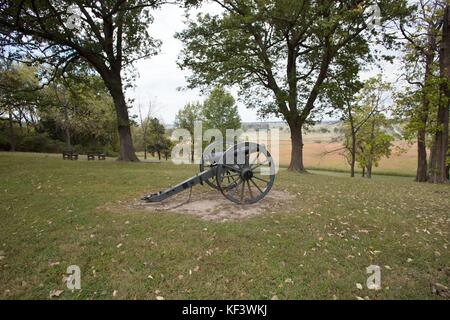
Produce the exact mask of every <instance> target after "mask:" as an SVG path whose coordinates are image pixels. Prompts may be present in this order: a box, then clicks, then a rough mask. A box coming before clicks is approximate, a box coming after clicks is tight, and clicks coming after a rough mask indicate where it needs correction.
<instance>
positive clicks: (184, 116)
mask: <svg viewBox="0 0 450 320" xmlns="http://www.w3.org/2000/svg"><path fill="white" fill-rule="evenodd" d="M202 120H203V105H202V104H201V103H199V102H196V103H188V104H187V105H185V106H184V107H183V108H182V109H181V110H180V111H178V113H177V115H176V116H175V123H174V125H175V127H176V128H181V129H186V130H188V131H189V133H190V134H191V136H193V135H194V125H195V122H196V121H202Z"/></svg>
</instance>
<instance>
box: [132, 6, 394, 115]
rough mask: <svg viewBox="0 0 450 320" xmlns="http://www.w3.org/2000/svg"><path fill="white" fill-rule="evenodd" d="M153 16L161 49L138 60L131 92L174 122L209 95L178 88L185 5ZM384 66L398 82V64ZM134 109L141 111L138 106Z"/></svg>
mask: <svg viewBox="0 0 450 320" xmlns="http://www.w3.org/2000/svg"><path fill="white" fill-rule="evenodd" d="M218 10H219V9H218V8H217V7H214V6H213V5H208V6H203V7H202V11H203V12H204V11H208V12H218ZM153 16H154V23H153V24H151V25H150V26H149V30H150V33H151V35H152V36H153V37H155V38H157V39H160V40H161V41H162V46H161V52H160V53H159V54H158V55H157V56H154V57H152V58H151V59H148V60H143V61H139V62H138V63H137V64H136V67H137V71H138V73H139V78H138V79H137V80H136V82H135V84H136V88H135V89H134V90H130V92H128V93H127V95H128V96H129V97H131V98H134V99H135V100H136V102H135V105H137V104H139V103H140V104H141V105H142V108H143V110H146V108H147V106H148V101H150V100H151V101H152V102H153V105H155V106H156V114H155V116H157V117H158V118H160V119H161V120H163V121H164V123H165V124H172V123H173V121H174V119H175V115H176V113H177V111H178V110H180V109H181V108H182V107H183V106H184V105H185V104H186V103H188V102H194V101H203V100H204V99H205V97H204V96H202V95H201V94H200V92H199V91H198V90H186V91H179V90H177V89H178V88H180V87H184V86H185V85H186V80H185V79H186V75H187V72H186V71H182V70H180V69H179V68H178V66H177V64H176V60H177V57H178V55H179V53H180V50H181V49H182V43H181V42H180V41H179V40H177V39H175V38H174V34H175V33H176V32H178V31H181V30H183V29H184V28H185V25H184V20H185V18H184V9H181V8H179V7H178V6H175V5H165V6H163V7H162V8H161V9H159V10H156V11H154V12H153ZM384 69H385V72H384V73H385V75H386V76H385V80H389V81H394V82H395V79H396V77H397V72H398V66H397V65H394V66H392V65H390V64H385V68H384ZM377 72H379V71H377ZM373 73H376V72H374V71H371V72H366V73H365V74H363V77H364V78H367V77H368V76H369V75H371V74H373ZM233 94H234V95H235V98H237V96H236V93H235V92H233ZM238 108H239V114H240V116H241V119H242V121H244V122H254V121H259V119H258V118H257V115H256V110H250V109H247V108H246V107H245V106H243V105H241V104H238ZM131 113H133V114H137V113H138V110H137V108H136V106H135V107H133V109H132V111H131ZM144 113H145V111H144ZM269 120H279V119H276V118H273V119H269Z"/></svg>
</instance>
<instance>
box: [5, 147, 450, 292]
mask: <svg viewBox="0 0 450 320" xmlns="http://www.w3.org/2000/svg"><path fill="white" fill-rule="evenodd" d="M196 170H197V168H196V166H174V165H172V164H171V163H170V162H164V161H163V162H161V163H137V164H132V163H131V164H130V163H118V162H115V161H105V162H99V161H95V162H88V161H78V162H70V161H63V160H61V159H60V157H59V156H56V155H50V156H49V155H44V154H29V153H0V199H1V201H0V218H1V221H2V224H0V257H1V258H0V298H2V299H48V298H49V297H50V296H49V293H50V292H51V291H53V290H61V291H62V292H60V293H59V295H58V296H54V297H53V299H135V298H137V299H161V298H164V299H183V298H184V299H233V298H239V299H275V298H277V299H361V298H363V299H448V298H449V297H448V296H447V293H448V292H442V291H436V290H434V289H433V288H436V286H438V287H439V286H447V287H448V286H450V269H449V263H448V262H449V261H450V251H449V250H448V246H449V239H450V228H449V224H450V220H449V219H450V217H449V213H450V187H449V186H448V185H431V184H416V183H414V182H412V179H411V178H409V177H389V176H382V177H380V176H375V179H373V180H371V181H369V180H365V179H361V178H356V179H353V180H352V179H350V178H347V177H346V175H345V174H341V173H327V172H324V171H321V172H315V171H312V172H311V173H310V174H306V175H299V174H290V173H288V172H286V171H285V170H284V169H281V171H280V173H279V175H278V176H277V179H276V182H275V186H274V189H275V190H274V191H276V192H281V193H286V194H289V195H291V196H292V199H291V200H290V201H289V202H287V203H286V204H277V206H276V208H274V209H268V210H265V211H264V212H261V214H260V215H259V216H256V217H252V218H247V219H242V220H238V221H227V222H221V221H207V220H204V219H201V218H198V217H194V216H191V215H186V214H181V213H180V212H177V210H172V212H170V213H169V212H157V211H151V210H139V209H134V207H130V206H129V205H128V204H129V203H132V202H133V201H136V199H138V198H139V197H141V196H142V195H144V194H147V193H149V192H154V191H158V190H160V189H162V188H164V187H166V186H168V185H170V184H175V183H177V182H179V181H181V180H183V179H184V178H187V177H189V176H191V175H193V174H195V172H196ZM195 190H196V192H195V194H203V193H205V192H209V189H207V187H198V188H196V189H195ZM185 196H186V197H187V195H185ZM217 196H218V197H219V196H220V195H217ZM130 208H131V209H130ZM70 265H78V266H79V267H80V269H81V272H82V280H81V287H82V289H81V290H76V291H74V292H72V291H70V290H68V289H67V288H65V284H64V283H63V281H62V279H63V276H64V274H65V272H66V268H67V267H68V266H70ZM370 265H378V266H380V268H381V274H382V289H381V290H379V291H373V290H368V289H367V288H366V286H365V283H366V279H367V273H366V268H367V267H368V266H370ZM439 288H440V287H439Z"/></svg>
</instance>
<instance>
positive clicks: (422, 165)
mask: <svg viewBox="0 0 450 320" xmlns="http://www.w3.org/2000/svg"><path fill="white" fill-rule="evenodd" d="M425 136H426V132H425V129H420V130H419V132H418V134H417V173H416V182H426V181H428V173H427V170H428V168H427V146H426V143H425Z"/></svg>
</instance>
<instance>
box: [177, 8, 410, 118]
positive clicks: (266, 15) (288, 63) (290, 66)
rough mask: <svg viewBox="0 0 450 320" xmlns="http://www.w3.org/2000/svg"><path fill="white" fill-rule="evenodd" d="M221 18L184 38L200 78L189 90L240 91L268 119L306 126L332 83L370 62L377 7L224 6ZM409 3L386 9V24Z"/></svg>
mask: <svg viewBox="0 0 450 320" xmlns="http://www.w3.org/2000/svg"><path fill="white" fill-rule="evenodd" d="M217 2H219V3H220V4H221V5H222V7H223V8H224V11H223V13H222V14H220V15H210V14H199V15H197V17H196V19H195V20H194V19H191V20H190V21H189V24H188V28H187V29H186V30H185V31H183V32H181V33H178V34H177V37H178V38H179V39H181V40H182V41H183V42H184V44H185V47H184V49H183V51H182V54H181V56H180V59H179V65H180V66H181V67H182V68H187V69H190V70H192V71H193V72H192V75H191V76H190V77H189V79H188V80H189V86H190V87H198V86H201V87H202V86H209V85H211V84H221V85H237V86H239V88H240V91H241V96H243V97H244V100H245V103H246V105H247V106H249V107H253V108H256V109H258V111H259V113H260V115H261V116H265V115H269V114H274V115H276V116H284V117H285V119H286V120H287V121H288V122H297V121H300V122H302V123H304V122H305V121H307V119H308V117H309V116H310V113H311V111H312V110H313V109H314V108H318V107H319V106H320V104H315V102H316V100H317V98H318V97H319V96H320V95H322V94H325V91H323V89H324V86H325V84H326V79H327V78H329V79H333V78H338V77H342V76H343V74H353V75H354V74H355V72H354V68H355V66H356V69H358V62H360V63H366V62H367V59H369V60H370V55H369V46H368V41H369V39H370V38H371V37H372V35H373V33H376V32H373V33H370V32H365V30H366V27H367V26H366V24H365V19H366V18H367V13H365V11H364V9H365V8H366V7H367V6H368V5H369V4H371V3H370V1H368V2H366V1H339V2H337V1H334V0H329V1H328V0H327V1H313V2H311V1H303V0H282V1H262V2H261V1H257V0H231V1H217ZM404 3H405V2H404V1H398V0H395V1H382V2H381V3H380V5H381V6H382V12H383V15H384V17H383V19H384V20H390V19H392V18H393V17H394V16H397V15H399V14H400V13H401V12H402V9H403V5H404Z"/></svg>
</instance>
